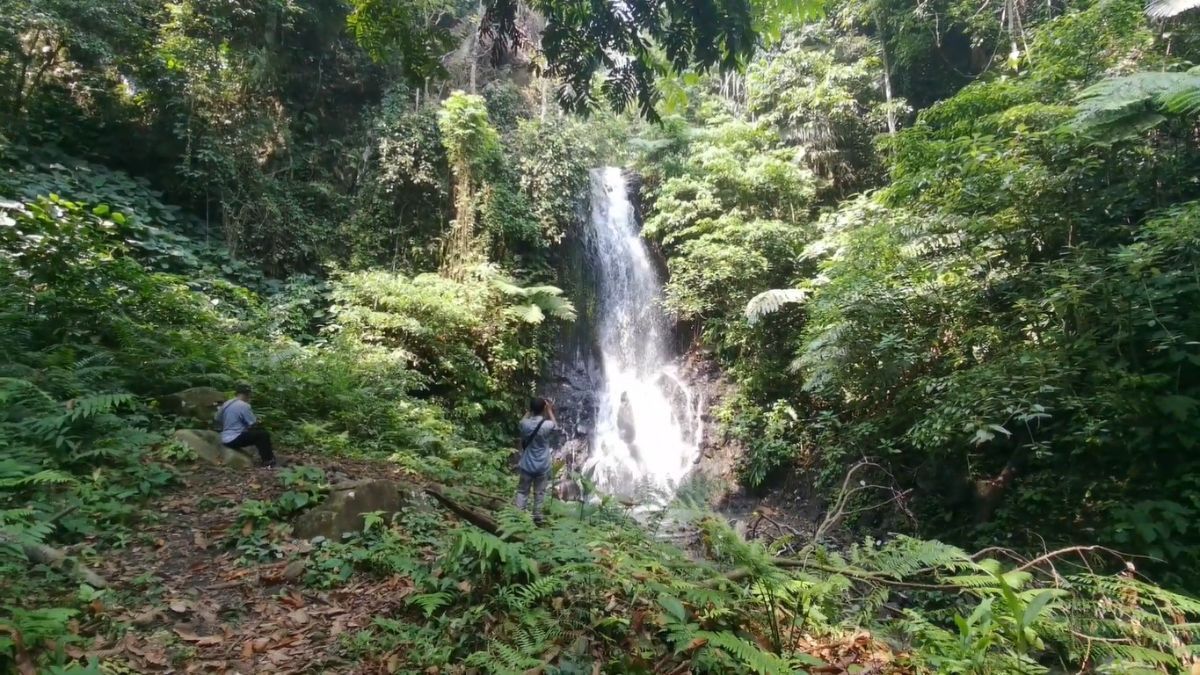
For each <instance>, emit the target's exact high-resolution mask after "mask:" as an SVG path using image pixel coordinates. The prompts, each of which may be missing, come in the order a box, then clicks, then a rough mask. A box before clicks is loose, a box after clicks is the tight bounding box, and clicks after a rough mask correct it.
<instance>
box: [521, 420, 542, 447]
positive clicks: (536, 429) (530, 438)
mask: <svg viewBox="0 0 1200 675" xmlns="http://www.w3.org/2000/svg"><path fill="white" fill-rule="evenodd" d="M545 423H546V418H545V417H543V418H542V421H541V422H538V425H537V426H536V427H534V428H533V433H532V434H529V436H528V437H526V439H525V442H523V443H521V449H522V450H528V449H529V444H530V443H532V442H533V439H535V438H537V435H538V432H539V431H541V430H542V425H543V424H545Z"/></svg>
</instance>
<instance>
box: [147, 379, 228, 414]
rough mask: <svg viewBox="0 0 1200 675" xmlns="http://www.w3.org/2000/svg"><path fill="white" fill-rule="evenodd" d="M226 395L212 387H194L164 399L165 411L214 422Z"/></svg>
mask: <svg viewBox="0 0 1200 675" xmlns="http://www.w3.org/2000/svg"><path fill="white" fill-rule="evenodd" d="M226 398H227V397H226V396H225V393H224V392H222V391H220V390H217V389H214V388H212V387H192V388H191V389H184V390H183V391H179V392H175V393H174V394H169V395H167V396H164V397H163V398H162V408H163V410H165V411H167V412H171V413H175V414H176V415H182V416H184V417H191V418H194V419H197V420H200V421H201V422H212V419H213V415H215V414H216V412H217V408H219V407H220V406H221V404H222V403H224V402H225V400H226Z"/></svg>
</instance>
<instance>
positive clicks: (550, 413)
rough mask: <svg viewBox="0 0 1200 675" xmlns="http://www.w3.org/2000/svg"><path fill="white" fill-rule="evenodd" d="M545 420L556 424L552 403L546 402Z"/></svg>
mask: <svg viewBox="0 0 1200 675" xmlns="http://www.w3.org/2000/svg"><path fill="white" fill-rule="evenodd" d="M546 419H548V420H550V421H551V422H552V423H554V424H558V420H556V419H554V401H551V400H549V399H547V400H546Z"/></svg>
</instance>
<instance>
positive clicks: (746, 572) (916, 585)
mask: <svg viewBox="0 0 1200 675" xmlns="http://www.w3.org/2000/svg"><path fill="white" fill-rule="evenodd" d="M771 564H772V565H774V566H775V567H781V568H785V569H787V568H791V569H797V568H798V569H810V570H816V571H818V572H827V573H829V574H840V575H842V576H844V577H849V578H851V579H855V580H858V581H863V582H868V583H876V584H881V585H884V586H892V587H894V588H909V589H913V590H920V591H941V592H944V593H957V592H959V591H963V590H966V586H959V585H957V584H926V583H920V582H916V581H902V580H900V579H892V578H889V577H882V576H879V575H877V574H871V573H870V572H864V571H861V570H855V569H850V568H846V567H834V566H832V565H823V564H821V563H817V562H811V561H808V560H802V559H799V558H774V559H772V560H771ZM753 574H754V572H753V570H750V569H747V568H739V569H736V570H732V571H730V572H727V573H726V574H725V576H724V580H725V581H731V582H737V581H741V580H742V579H745V578H746V577H749V576H751V575H753Z"/></svg>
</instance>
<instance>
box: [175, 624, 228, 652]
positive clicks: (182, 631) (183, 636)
mask: <svg viewBox="0 0 1200 675" xmlns="http://www.w3.org/2000/svg"><path fill="white" fill-rule="evenodd" d="M175 634H176V635H178V636H179V639H180V640H183V641H185V642H192V643H194V644H196V645H197V646H199V647H203V646H206V645H219V644H221V643H222V642H224V641H225V637H224V636H221V635H197V634H196V633H195V631H193V630H192V629H190V628H186V627H183V626H176V627H175Z"/></svg>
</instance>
